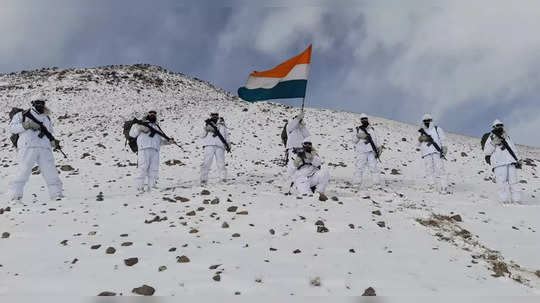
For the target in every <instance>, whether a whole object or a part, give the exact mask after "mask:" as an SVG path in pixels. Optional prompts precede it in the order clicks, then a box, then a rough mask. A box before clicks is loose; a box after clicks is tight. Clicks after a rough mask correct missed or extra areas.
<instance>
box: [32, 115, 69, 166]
mask: <svg viewBox="0 0 540 303" xmlns="http://www.w3.org/2000/svg"><path fill="white" fill-rule="evenodd" d="M23 117H26V118H28V119H30V120H32V121H34V122H35V123H36V124H37V125H39V134H38V137H40V138H43V136H45V137H47V139H49V141H51V143H52V144H53V147H54V151H59V152H60V153H62V155H63V156H64V158H66V159H67V155H66V154H65V153H64V151H63V150H62V147H61V146H60V141H58V140H56V139H55V138H54V136H53V135H52V134H51V132H49V130H48V129H47V127H45V125H43V122H41V121H39V120H38V119H36V117H34V115H32V113H30V111H29V110H27V111H25V112H24V113H23Z"/></svg>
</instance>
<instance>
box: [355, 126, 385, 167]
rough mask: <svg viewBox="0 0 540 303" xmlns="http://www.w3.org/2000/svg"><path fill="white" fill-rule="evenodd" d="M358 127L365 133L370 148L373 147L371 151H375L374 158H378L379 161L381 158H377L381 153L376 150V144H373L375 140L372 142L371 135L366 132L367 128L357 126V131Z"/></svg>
mask: <svg viewBox="0 0 540 303" xmlns="http://www.w3.org/2000/svg"><path fill="white" fill-rule="evenodd" d="M358 129H361V130H362V131H363V132H364V133H365V134H366V139H367V140H368V142H369V144H370V145H371V149H373V152H374V153H375V159H377V160H379V162H381V159H380V158H379V157H380V156H381V155H380V154H379V151H378V150H377V146H375V142H373V138H372V137H371V135H370V134H369V133H368V131H367V129H366V128H364V127H361V126H359V127H357V131H358Z"/></svg>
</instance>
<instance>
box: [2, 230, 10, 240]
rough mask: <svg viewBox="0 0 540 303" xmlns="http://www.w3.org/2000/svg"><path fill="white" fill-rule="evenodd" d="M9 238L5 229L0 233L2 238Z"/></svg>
mask: <svg viewBox="0 0 540 303" xmlns="http://www.w3.org/2000/svg"><path fill="white" fill-rule="evenodd" d="M7 238H9V233H8V232H7V231H6V232H3V233H2V239H7Z"/></svg>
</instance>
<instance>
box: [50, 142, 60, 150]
mask: <svg viewBox="0 0 540 303" xmlns="http://www.w3.org/2000/svg"><path fill="white" fill-rule="evenodd" d="M51 147H52V149H53V150H57V149H60V141H58V140H53V141H51Z"/></svg>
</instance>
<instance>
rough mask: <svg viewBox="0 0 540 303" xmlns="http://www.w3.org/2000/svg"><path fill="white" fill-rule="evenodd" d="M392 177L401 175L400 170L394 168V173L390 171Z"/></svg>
mask: <svg viewBox="0 0 540 303" xmlns="http://www.w3.org/2000/svg"><path fill="white" fill-rule="evenodd" d="M390 174H391V175H401V173H400V172H399V170H398V169H395V168H392V171H390Z"/></svg>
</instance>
